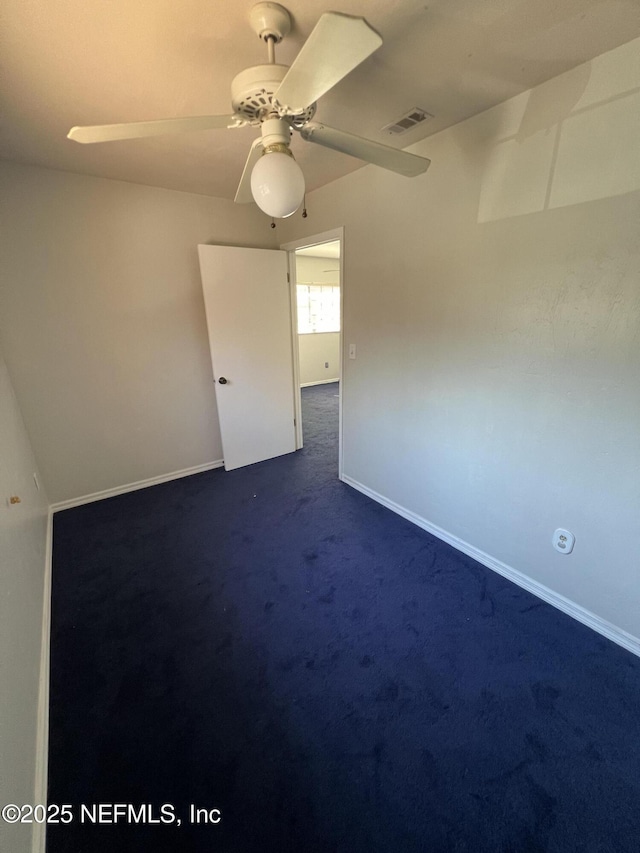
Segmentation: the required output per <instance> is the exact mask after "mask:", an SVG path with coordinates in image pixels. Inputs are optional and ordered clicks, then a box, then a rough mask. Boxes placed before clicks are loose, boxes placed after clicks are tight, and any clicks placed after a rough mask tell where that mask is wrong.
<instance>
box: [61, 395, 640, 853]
mask: <svg viewBox="0 0 640 853" xmlns="http://www.w3.org/2000/svg"><path fill="white" fill-rule="evenodd" d="M335 395H336V389H335V387H334V386H331V385H324V386H317V387H315V388H308V389H304V392H303V404H304V407H305V413H304V419H303V422H304V427H305V447H304V449H303V450H301V451H299V452H297V453H295V454H291V455H289V456H285V457H281V458H279V459H274V460H271V461H269V462H265V463H260V464H258V465H253V466H250V467H248V468H244V469H239V470H237V471H232V472H229V473H227V472H224V471H222V470H216V471H211V472H208V473H204V474H198V475H195V476H191V477H187V478H184V479H182V480H177V481H174V482H171V483H166V484H164V485H160V486H155V487H153V488H149V489H145V490H141V491H138V492H133V493H130V494H127V495H123V496H121V497H117V498H112V499H109V500H105V501H101V502H99V503H93V504H89V505H87V506H84V507H80V508H77V509H71V510H67V511H65V512H61V513H58V514H57V515H56V517H55V530H54V575H53V632H52V669H51V732H50V791H49V796H50V802H52V803H58V804H63V803H69V804H73V807H74V820H73V822H72V823H70V824H69V825H67V826H53V827H50V830H49V846H48V853H63V851H64V853H67V851H69V853H70V851H73V853H80V851H82V853H84V852H85V851H86V853H102V851H105V853H106V851H110V853H111V851H121V853H129V851H131V853H134V851H135V853H144V851H149V853H157V851H171V853H177V851H180V853H189V851H194V853H205V851H206V853H210V851H220V853H254V851H255V853H257V851H260V853H265V851H278V853H288V851H291V853H294V851H295V853H303V851H304V853H377V851H380V853H381V851H385V853H387V851H394V853H438V851H469V853H479V851H504V853H507V851H509V852H510V851H513V853H523V851H557V853H569V851H580V853H588V851H593V853H596V851H598V853H600V852H601V851H614V850H615V851H630V852H631V851H634V853H635V851H637V849H638V838H639V837H640V753H639V750H640V747H639V744H640V713H639V711H638V709H639V708H640V660H638V659H637V658H635V657H633V656H632V655H631V654H629V653H627V652H626V651H624V650H622V649H620V648H618V647H617V646H615V645H613V644H612V643H610V642H609V641H607V640H605V639H603V638H602V637H600V636H599V635H597V634H595V633H593V632H592V631H590V630H589V629H587V628H586V627H584V626H582V625H580V624H578V623H576V622H574V621H572V620H571V619H570V618H569V617H567V616H565V615H563V614H562V613H560V612H558V611H556V610H555V609H553V608H552V607H550V606H548V605H546V604H544V603H542V602H541V601H539V600H538V599H536V598H535V597H533V596H532V595H530V594H529V593H527V592H525V591H524V590H522V589H520V588H519V587H516V586H514V585H513V584H511V583H510V582H508V581H507V580H505V579H504V578H502V577H500V576H498V575H496V574H494V573H492V572H491V571H489V570H488V569H485V568H483V567H482V566H480V565H478V564H477V563H475V562H474V561H473V560H471V559H469V558H468V557H466V556H464V555H463V554H460V553H459V552H457V551H455V550H453V549H452V548H450V547H449V546H447V545H445V544H443V543H442V542H440V541H438V540H436V539H434V538H433V537H432V536H430V535H429V534H427V533H425V532H424V531H422V530H420V529H418V528H417V527H415V526H413V525H411V524H410V523H409V522H407V521H405V520H403V519H402V518H400V517H398V516H396V515H394V514H393V513H391V512H390V511H388V510H386V509H385V508H383V507H381V506H379V505H378V504H376V503H374V502H372V501H370V500H369V499H367V498H366V497H364V496H363V495H361V494H360V493H358V492H356V491H354V490H353V489H351V488H349V487H348V486H346V485H344V484H342V483H341V482H339V481H338V480H337V477H336V472H337V445H336V436H337V404H338V398H337V397H336V396H335ZM98 803H104V804H114V803H118V804H128V803H130V804H132V805H134V806H135V809H136V812H135V813H133V814H132V813H129V814H128V815H126V816H125V817H124V818H123V817H120V818H118V819H117V820H116V819H115V812H114V810H113V808H111V807H107V809H106V811H104V812H103V815H105V816H106V818H107V822H103V823H98V824H94V823H92V822H91V818H90V816H91V815H93V814H94V813H93V812H92V811H91V809H89V817H88V816H87V813H86V812H85V813H84V815H83V813H81V811H80V804H85V805H87V806H93V805H94V804H98ZM142 805H144V806H146V809H145V810H141V809H140V806H142ZM163 805H166V806H169V805H170V806H172V809H168V808H165V810H164V812H163V811H162V807H163ZM191 805H193V806H195V807H196V808H198V809H206V810H207V812H208V817H209V818H210V819H211V820H218V817H219V815H221V820H219V822H217V823H209V824H208V825H203V824H202V823H200V824H199V825H194V824H192V823H191V822H190V818H191V817H192V816H193V814H194V813H193V812H190V806H191ZM215 810H218V811H215ZM200 814H201V816H202V813H200ZM141 815H142V816H143V817H145V818H146V819H147V821H149V819H151V820H162V819H163V818H164V819H166V820H170V819H171V818H172V816H175V821H174V822H173V823H171V824H165V823H162V822H160V823H149V822H147V823H146V824H141V823H138V824H135V823H132V822H131V821H132V819H133V818H136V817H137V818H140V816H141ZM161 816H162V817H161ZM202 819H204V818H203V817H201V820H202ZM178 821H180V825H178Z"/></svg>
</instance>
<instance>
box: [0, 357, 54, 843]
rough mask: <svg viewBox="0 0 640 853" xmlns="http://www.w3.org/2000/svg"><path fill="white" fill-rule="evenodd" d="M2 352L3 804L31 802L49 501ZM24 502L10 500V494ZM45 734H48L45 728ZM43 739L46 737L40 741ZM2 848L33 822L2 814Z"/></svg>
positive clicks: (21, 838)
mask: <svg viewBox="0 0 640 853" xmlns="http://www.w3.org/2000/svg"><path fill="white" fill-rule="evenodd" d="M36 472H37V469H36V462H35V459H34V457H33V453H32V451H31V447H30V444H29V438H28V436H27V433H26V430H25V427H24V424H23V421H22V417H21V415H20V411H19V409H18V405H17V402H16V399H15V396H14V393H13V388H12V386H11V380H10V378H9V373H8V371H7V369H6V366H5V363H4V361H3V359H2V354H1V353H0V576H1V578H2V587H1V588H0V690H1V701H0V805H5V804H6V803H17V804H22V803H33V802H34V795H35V783H36V766H37V764H38V762H39V761H40V760H41V756H40V755H38V701H39V686H40V657H41V642H42V624H43V590H44V581H45V551H46V540H47V516H48V502H47V498H46V495H45V493H44V490H43V489H41V490H40V491H38V490H37V489H36V485H35V483H34V480H33V474H34V473H36ZM12 495H13V496H17V497H19V498H20V503H18V504H14V505H10V504H9V502H8V499H9V497H10V496H12ZM40 734H42V733H40ZM40 745H41V746H42V741H40ZM0 850H3V851H4V850H6V851H7V852H8V851H11V853H27V851H30V850H31V827H30V826H28V825H26V824H22V825H12V824H8V823H5V822H4V821H2V820H0Z"/></svg>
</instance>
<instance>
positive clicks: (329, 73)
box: [274, 12, 382, 113]
mask: <svg viewBox="0 0 640 853" xmlns="http://www.w3.org/2000/svg"><path fill="white" fill-rule="evenodd" d="M381 44H382V39H381V38H380V36H379V35H378V33H377V32H376V31H375V30H373V29H372V28H371V27H370V26H369V24H368V23H367V22H366V21H365V19H364V18H353V17H351V16H349V15H341V14H340V13H338V12H325V14H324V15H322V17H321V18H320V20H319V21H318V23H317V24H316V25H315V27H314V28H313V31H312V33H311V35H310V36H309V38H308V39H307V40H306V42H305V43H304V45H303V47H302V50H301V51H300V53H299V54H298V55H297V57H296V58H295V60H294V63H293V65H292V66H291V68H290V69H289V70H288V71H287V73H286V76H285V78H284V80H283V81H282V83H281V84H280V86H279V88H278V91H277V92H276V93H275V95H274V97H275V99H276V100H277V101H278V103H279V104H280V106H282V107H285V108H286V110H287V112H289V113H301V112H303V111H304V110H305V109H306V108H307V107H308V106H310V105H311V104H312V103H313V102H314V101H317V100H318V98H319V97H320V96H321V95H324V93H325V92H327V91H328V90H329V89H331V87H332V86H335V85H336V83H337V82H338V81H339V80H342V78H343V77H346V76H347V74H348V73H349V72H350V71H353V69H354V68H355V67H356V66H358V65H360V63H361V62H363V61H364V60H365V59H366V58H367V57H368V56H370V55H371V54H372V53H373V52H374V50H377V49H378V48H379V47H380V45H381Z"/></svg>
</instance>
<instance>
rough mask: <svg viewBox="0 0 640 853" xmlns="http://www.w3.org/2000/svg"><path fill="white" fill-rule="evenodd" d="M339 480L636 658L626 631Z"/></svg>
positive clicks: (639, 644)
mask: <svg viewBox="0 0 640 853" xmlns="http://www.w3.org/2000/svg"><path fill="white" fill-rule="evenodd" d="M341 479H342V481H343V482H344V483H346V484H347V485H349V486H352V487H353V488H354V489H357V491H359V492H362V494H363V495H367V497H369V498H372V500H374V501H376V502H377V503H379V504H382V506H385V507H387V509H390V510H392V511H393V512H395V513H397V514H398V515H401V516H402V517H403V518H406V519H407V520H408V521H411V522H413V524H416V525H417V526H418V527H421V528H422V529H423V530H426V531H427V532H428V533H432V534H433V535H434V536H436V537H437V538H438V539H442V541H443V542H446V543H447V544H448V545H451V546H452V547H453V548H456V549H457V550H458V551H462V553H463V554H466V555H467V556H469V557H472V558H473V559H474V560H477V562H478V563H481V564H482V565H483V566H486V567H487V568H488V569H492V570H493V571H494V572H497V573H498V574H499V575H502V576H503V577H505V578H508V579H509V580H510V581H513V583H515V584H517V585H518V586H521V587H522V588H523V589H526V590H527V591H528V592H531V593H533V594H534V595H536V596H537V597H538V598H541V599H542V600H543V601H546V602H547V604H551V605H553V606H554V607H557V608H558V610H562V612H563V613H566V614H567V615H568V616H572V617H573V618H574V619H577V621H578V622H582V624H583V625H587V626H588V627H589V628H592V629H593V630H594V631H597V632H598V634H602V636H603V637H606V638H607V639H609V640H612V641H613V642H614V643H617V644H618V645H619V646H622V647H623V648H624V649H627V650H628V651H630V652H632V653H633V654H634V655H638V657H640V638H638V637H634V636H633V634H629V633H627V631H624V630H622V628H618V627H617V626H616V625H612V624H611V623H610V622H607V621H606V619H602V618H601V617H600V616H597V615H596V614H595V613H592V612H591V611H590V610H586V609H585V608H584V607H582V606H581V605H579V604H576V603H575V601H571V599H569V598H565V597H564V596H563V595H560V593H558V592H554V590H552V589H549V587H547V586H544V585H543V584H541V583H538V581H535V580H533V579H532V578H530V577H528V576H527V575H525V574H523V573H522V572H519V571H518V570H517V569H514V568H512V567H511V566H508V565H507V564H506V563H503V562H501V561H500V560H497V559H496V558H495V557H492V556H491V555H490V554H486V553H485V552H484V551H480V550H479V549H478V548H475V547H474V546H473V545H470V544H469V543H468V542H465V541H464V540H463V539H459V538H458V537H457V536H454V535H453V534H452V533H448V532H447V531H446V530H443V529H442V528H441V527H438V526H437V525H436V524H432V523H431V522H430V521H427V520H426V519H424V518H422V517H421V516H419V515H416V513H414V512H411V510H408V509H405V508H404V507H403V506H400V504H397V503H395V501H392V500H389V498H385V497H384V496H383V495H381V494H378V492H375V491H374V490H373V489H370V488H368V487H367V486H364V485H363V484H362V483H359V482H358V481H357V480H354V479H352V478H351V477H347V476H345V475H343V476H342V477H341Z"/></svg>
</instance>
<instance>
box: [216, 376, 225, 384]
mask: <svg viewBox="0 0 640 853" xmlns="http://www.w3.org/2000/svg"><path fill="white" fill-rule="evenodd" d="M218 382H219V383H220V384H221V385H226V384H227V380H226V379H225V378H224V376H221V377H220V379H218Z"/></svg>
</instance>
